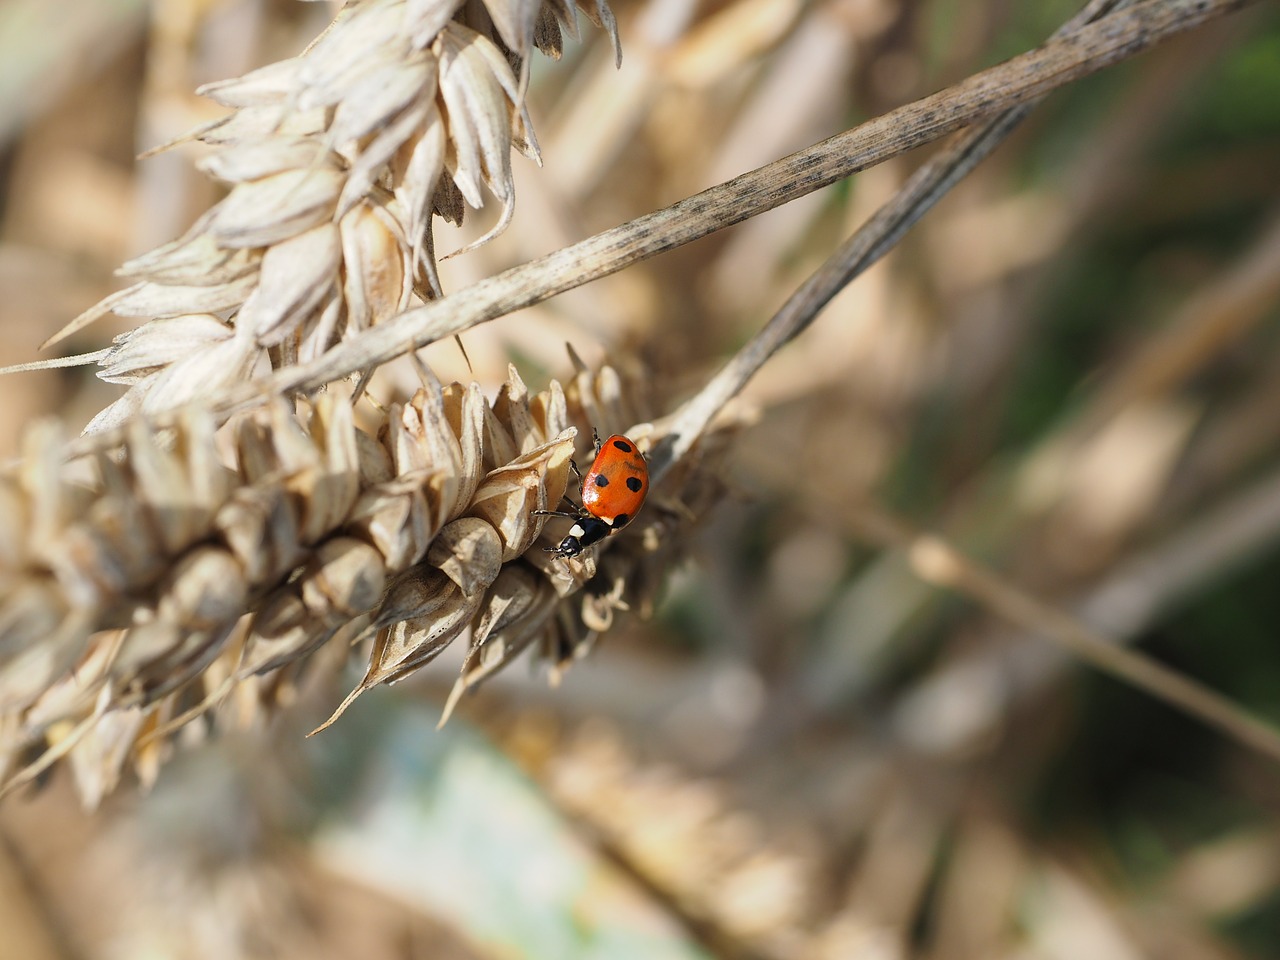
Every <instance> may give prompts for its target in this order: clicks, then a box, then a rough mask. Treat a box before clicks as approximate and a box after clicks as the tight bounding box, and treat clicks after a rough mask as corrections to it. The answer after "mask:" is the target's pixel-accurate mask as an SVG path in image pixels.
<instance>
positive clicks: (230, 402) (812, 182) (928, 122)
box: [75, 0, 1254, 453]
mask: <svg viewBox="0 0 1280 960" xmlns="http://www.w3.org/2000/svg"><path fill="white" fill-rule="evenodd" d="M1252 2H1254V0H1146V2H1143V3H1138V4H1135V5H1134V6H1132V7H1130V8H1128V9H1125V10H1121V11H1117V12H1114V13H1111V14H1109V15H1107V16H1105V17H1103V18H1101V19H1099V20H1098V21H1096V22H1094V23H1090V24H1088V25H1086V26H1083V27H1081V28H1080V29H1079V30H1075V31H1072V32H1070V33H1068V34H1066V35H1064V36H1060V37H1058V38H1056V39H1054V40H1051V41H1049V42H1048V43H1046V44H1044V45H1043V46H1041V47H1039V48H1037V49H1035V50H1032V51H1029V52H1027V53H1024V54H1022V55H1020V56H1017V57H1014V58H1013V59H1011V60H1008V61H1006V62H1005V63H1003V64H1000V65H999V66H996V67H993V68H991V69H989V70H985V71H983V72H981V73H978V74H975V75H974V76H972V77H970V78H968V79H966V80H964V81H962V82H960V83H958V84H955V85H953V86H951V87H948V88H946V89H945V90H942V91H940V92H938V93H935V94H933V95H931V96H928V97H925V98H923V99H921V100H918V101H916V102H914V103H911V104H908V105H906V106H904V107H900V108H898V109H896V110H891V111H889V112H888V113H885V114H883V115H881V116H879V117H877V118H875V119H873V120H870V121H868V122H866V123H864V124H861V125H860V126H858V127H855V128H853V129H851V130H848V131H845V132H844V133H841V134H838V135H836V136H834V137H831V138H830V139H828V140H824V141H822V142H821V143H819V144H816V145H815V146H813V147H810V148H808V149H806V150H801V151H799V152H797V153H794V154H791V155H790V156H787V157H784V158H782V159H781V160H777V161H774V162H773V163H770V164H766V165H765V166H763V167H759V168H757V169H756V170H753V171H750V172H748V173H745V174H743V175H741V176H739V177H735V178H734V179H733V180H730V181H728V182H726V183H723V184H720V185H718V186H715V187H712V188H710V189H708V190H705V191H703V192H701V193H698V194H695V195H694V196H692V197H688V198H686V199H685V200H681V201H680V202H678V203H676V204H674V205H672V206H670V207H667V208H665V209H663V210H658V211H655V212H654V213H650V214H646V215H645V216H642V217H639V218H637V219H635V220H632V221H629V222H627V223H625V224H622V225H620V226H618V227H614V228H612V229H610V230H606V231H604V232H603V233H599V234H597V235H595V236H594V237H590V238H588V239H586V240H583V241H581V242H579V243H576V244H574V245H572V246H569V247H565V248H563V249H561V250H559V251H557V252H555V253H552V254H549V255H547V256H545V257H540V258H538V259H536V260H532V261H530V262H528V263H525V264H522V265H520V266H518V267H514V268H512V269H510V270H506V271H504V272H503V273H500V274H497V275H496V276H493V277H490V278H487V279H485V280H482V281H480V282H479V283H477V284H474V285H473V286H470V287H468V288H467V289H466V290H464V291H461V292H459V293H457V294H453V295H450V296H448V297H445V298H443V299H440V300H437V301H434V302H432V303H429V304H427V305H425V306H423V307H419V308H416V309H413V310H409V311H406V312H404V313H402V314H400V315H399V316H397V317H395V318H394V319H392V320H389V321H387V322H385V323H382V324H379V325H378V326H376V327H374V328H371V329H369V330H366V331H363V332H362V333H361V334H360V335H359V336H357V337H354V338H352V339H351V340H349V341H348V342H346V343H343V344H340V345H339V346H337V347H335V348H334V349H332V350H330V351H329V352H327V353H326V354H325V355H324V356H322V357H319V358H318V359H316V360H314V361H311V362H309V363H305V364H298V365H296V366H290V367H287V368H285V369H282V370H278V371H276V372H275V373H274V374H272V375H271V377H270V378H268V379H267V380H266V381H264V382H260V383H242V384H235V385H232V386H229V387H227V388H225V389H223V390H221V391H220V392H219V393H218V396H217V400H216V403H215V407H214V409H215V410H216V411H217V412H218V413H220V414H222V415H224V416H225V415H229V414H230V413H232V412H235V411H238V410H242V409H245V408H248V407H252V406H255V405H257V404H258V403H260V402H261V401H262V399H263V396H264V395H279V394H289V393H293V392H299V391H301V392H308V391H313V390H317V389H319V388H321V387H322V386H324V385H325V384H326V383H330V382H333V381H335V380H338V379H341V378H343V377H346V376H350V375H351V374H354V373H356V372H358V371H361V370H368V369H371V368H374V367H376V366H378V365H380V364H383V363H386V362H388V361H390V360H393V359H395V358H396V357H398V356H400V355H402V354H404V353H406V352H408V351H409V350H412V349H415V348H417V347H422V346H425V345H427V344H430V343H434V342H436V341H437V340H441V339H443V338H446V337H450V336H453V335H455V334H457V333H460V332H462V331H464V330H466V329H468V328H470V327H472V326H475V325H476V324H479V323H483V322H485V321H488V320H492V319H495V318H497V317H500V316H504V315H506V314H508V313H512V312H514V311H516V310H519V309H522V308H524V307H528V306H531V305H533V304H536V303H540V302H542V301H543V300H546V299H548V298H550V297H552V296H555V295H557V294H560V293H563V292H565V291H567V290H571V289H573V288H575V287H579V286H582V285H583V284H585V283H589V282H590V281H592V280H596V279H599V278H601V277H604V276H608V275H609V274H612V273H615V272H617V271H619V270H621V269H623V268H625V267H628V266H631V265H633V264H636V263H639V262H641V261H643V260H646V259H648V258H650V257H653V256H656V255H657V254H660V253H663V252H666V251H668V250H672V249H675V248H676V247H678V246H681V245H683V244H685V243H689V242H690V241H693V240H697V239H699V238H701V237H704V236H707V235H708V234H710V233H713V232H715V231H717V230H720V229H723V228H724V227H728V226H732V225H733V224H736V223H740V222H742V221H743V220H747V219H749V218H751V217H754V216H757V215H759V214H761V213H764V212H765V211H768V210H771V209H773V208H774V207H777V206H780V205H781V204H784V203H787V202H789V201H791V200H794V199H796V198H798V197H801V196H805V195H806V194H809V193H812V192H813V191H815V190H818V189H821V188H822V187H825V186H828V185H830V184H832V183H834V182H836V181H837V180H841V179H843V178H845V177H848V176H850V175H852V174H854V173H857V172H858V171H860V170H864V169H866V168H868V167H870V166H874V165H875V164H878V163H881V162H883V161H885V160H887V159H890V158H891V157H895V156H899V155H901V154H903V153H905V152H907V151H909V150H911V149H914V148H915V147H918V146H921V145H923V144H925V143H929V142H932V141H934V140H937V139H939V138H941V137H943V136H946V135H947V134H949V133H952V132H954V131H956V130H958V129H960V128H962V127H965V126H967V125H969V124H971V123H974V122H975V121H978V120H980V119H982V118H983V117H987V116H990V115H992V114H993V113H999V112H1001V111H1007V110H1010V109H1011V108H1013V107H1016V106H1018V105H1020V104H1025V103H1027V102H1029V101H1033V100H1035V99H1037V98H1039V97H1042V96H1044V95H1045V94H1046V93H1048V92H1049V91H1051V90H1054V89H1056V88H1058V87H1060V86H1063V85H1065V84H1068V83H1070V82H1072V81H1075V80H1078V79H1080V78H1082V77H1085V76H1088V75H1090V74H1092V73H1096V72H1097V71H1099V70H1101V69H1103V68H1104V67H1107V66H1109V65H1111V64H1113V63H1116V62H1119V61H1120V60H1123V59H1126V58H1128V57H1131V56H1133V55H1134V54H1137V53H1140V52H1142V51H1144V50H1146V49H1148V48H1150V47H1151V46H1153V45H1155V44H1156V43H1159V42H1161V41H1163V40H1166V39H1168V38H1170V37H1172V36H1174V35H1176V34H1179V33H1182V32H1185V31H1187V30H1191V29H1193V28H1195V27H1197V26H1199V25H1201V24H1203V23H1204V22H1206V21H1208V20H1210V19H1213V18H1215V17H1219V16H1223V15H1225V14H1227V13H1231V12H1233V11H1236V10H1239V9H1242V8H1244V7H1246V6H1248V5H1249V4H1250V3H1252ZM909 223H910V220H906V219H904V221H903V225H902V229H905V227H906V226H908V225H909ZM873 249H874V248H873ZM785 339H786V337H785V336H784V337H782V338H781V339H780V341H779V342H785ZM91 449H93V444H92V443H84V442H82V443H81V444H80V445H78V446H77V448H76V451H75V452H77V453H84V452H87V451H88V450H91Z"/></svg>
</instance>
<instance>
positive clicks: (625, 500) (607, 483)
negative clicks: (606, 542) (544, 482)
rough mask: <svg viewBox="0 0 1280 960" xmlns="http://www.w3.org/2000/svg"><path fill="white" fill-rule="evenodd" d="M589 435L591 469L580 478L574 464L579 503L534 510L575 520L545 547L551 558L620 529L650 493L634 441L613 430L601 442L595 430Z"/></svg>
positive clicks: (575, 552) (569, 553)
mask: <svg viewBox="0 0 1280 960" xmlns="http://www.w3.org/2000/svg"><path fill="white" fill-rule="evenodd" d="M591 435H592V439H594V440H595V445H596V459H595V461H594V462H593V463H592V464H591V469H590V470H588V471H587V475H586V476H585V477H582V475H581V474H580V473H578V468H577V466H574V467H573V472H574V473H578V476H579V477H582V489H581V493H582V506H581V507H578V508H577V509H576V510H574V511H573V512H572V513H569V512H567V511H564V510H538V511H537V512H538V513H540V514H543V515H545V516H549V517H567V518H569V519H570V520H573V521H575V522H574V524H573V526H572V527H571V528H570V529H569V535H568V536H567V537H565V538H564V539H563V540H561V541H560V544H559V546H555V547H547V552H548V553H549V554H551V555H552V556H553V557H564V558H566V559H568V558H569V557H576V556H578V555H579V554H580V553H582V551H584V550H585V549H587V547H589V546H591V545H592V544H595V543H599V542H600V541H601V540H603V539H604V538H605V537H607V536H609V534H611V533H616V532H617V531H619V530H621V529H622V528H623V527H625V526H626V525H627V524H628V523H630V522H631V521H632V519H634V518H635V515H636V514H637V513H638V512H639V510H640V508H641V507H642V506H643V505H644V498H645V496H646V495H647V494H648V493H649V467H648V465H647V464H646V463H645V462H644V456H643V455H642V454H641V453H640V450H639V448H638V447H637V446H636V444H635V441H634V440H632V439H630V438H629V437H624V436H623V435H622V434H620V433H615V434H614V435H613V436H611V437H610V438H609V439H608V440H606V441H605V442H604V443H601V442H600V436H599V434H597V433H596V432H595V431H594V430H593V431H592V433H591ZM571 464H572V461H571Z"/></svg>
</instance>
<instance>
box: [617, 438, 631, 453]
mask: <svg viewBox="0 0 1280 960" xmlns="http://www.w3.org/2000/svg"><path fill="white" fill-rule="evenodd" d="M613 445H614V446H615V447H617V448H618V449H619V450H621V451H622V452H623V453H630V452H631V444H629V443H627V442H626V441H624V440H615V441H613Z"/></svg>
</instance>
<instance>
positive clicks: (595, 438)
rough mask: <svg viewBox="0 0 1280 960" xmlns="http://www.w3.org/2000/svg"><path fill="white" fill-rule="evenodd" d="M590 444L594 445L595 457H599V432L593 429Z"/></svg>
mask: <svg viewBox="0 0 1280 960" xmlns="http://www.w3.org/2000/svg"><path fill="white" fill-rule="evenodd" d="M591 442H592V443H594V444H595V445H596V456H597V457H598V456H600V431H599V430H597V429H596V428H595V427H592V428H591Z"/></svg>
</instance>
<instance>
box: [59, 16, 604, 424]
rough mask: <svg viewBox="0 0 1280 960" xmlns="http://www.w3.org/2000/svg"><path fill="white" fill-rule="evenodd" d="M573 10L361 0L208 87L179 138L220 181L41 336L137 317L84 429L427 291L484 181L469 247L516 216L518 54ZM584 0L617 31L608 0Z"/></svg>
mask: <svg viewBox="0 0 1280 960" xmlns="http://www.w3.org/2000/svg"><path fill="white" fill-rule="evenodd" d="M577 9H578V8H577V7H575V6H574V4H573V3H571V2H568V0H562V2H549V3H547V4H545V5H538V4H527V3H519V2H511V0H486V2H485V3H483V4H462V3H460V2H458V0H359V2H353V3H349V4H348V5H347V6H346V7H345V8H344V9H343V10H342V11H341V12H340V13H339V15H338V17H337V18H336V19H335V20H334V22H333V24H332V25H331V26H330V27H329V29H328V30H327V31H326V32H325V33H324V34H323V35H322V36H321V37H320V38H318V39H317V40H316V41H315V42H314V43H313V44H312V45H311V46H310V47H309V48H308V49H307V50H306V51H305V52H304V53H303V54H301V55H300V56H298V57H295V58H293V59H290V60H285V61H281V62H278V63H273V64H271V65H269V66H266V67H263V68H261V69H259V70H255V71H253V72H252V73H250V74H248V75H246V76H244V77H240V78H237V79H233V80H227V81H222V82H219V83H213V84H209V85H207V86H205V87H204V88H202V91H201V92H203V93H205V94H207V95H208V96H210V97H212V98H213V99H214V100H216V101H217V102H218V103H220V104H222V105H224V106H226V107H229V108H231V109H232V110H233V112H232V113H231V114H229V115H228V116H227V117H225V118H223V119H220V120H218V121H215V122H213V123H211V124H208V125H206V126H205V127H203V128H201V129H199V130H196V131H194V132H193V133H191V134H189V135H188V137H186V138H183V139H197V140H200V141H202V142H204V143H206V144H209V145H211V146H213V147H215V148H216V150H215V152H214V153H212V154H211V155H210V156H208V157H207V158H205V159H204V160H203V161H202V163H201V166H202V168H203V169H204V171H205V172H206V173H208V174H209V175H210V176H212V177H214V178H215V179H217V180H219V181H221V182H222V183H225V184H226V185H227V186H228V187H229V188H230V192H229V193H228V195H227V196H226V197H225V198H224V199H223V200H222V201H221V202H220V203H218V204H216V205H215V206H214V207H212V208H211V209H210V210H209V211H207V212H206V213H205V214H204V215H203V216H202V217H201V218H200V219H199V220H198V221H197V222H196V223H195V225H194V226H192V228H191V229H190V230H189V231H188V232H187V233H186V234H185V235H184V236H182V237H180V238H179V239H177V240H174V241H172V242H170V243H168V244H165V245H163V246H161V247H159V248H157V249H155V250H152V251H150V252H149V253H146V254H143V255H142V256H140V257H137V258H136V259H134V260H131V261H129V262H128V263H126V264H124V266H123V267H122V268H121V269H120V273H121V274H122V275H123V276H125V277H126V278H128V279H130V280H131V281H133V282H132V285H131V286H129V287H127V288H126V289H124V290H122V291H120V292H118V293H115V294H113V295H111V296H109V297H107V298H106V299H104V300H103V301H101V302H100V303H98V304H96V305H95V306H94V307H92V308H91V309H89V310H88V311H86V312H85V313H83V314H81V315H80V316H79V317H77V318H76V319H75V320H73V321H72V322H71V323H70V324H69V325H68V326H67V327H66V328H65V329H64V331H63V332H62V333H61V334H59V335H58V337H55V338H54V339H55V340H57V339H58V338H60V337H62V336H65V335H67V334H68V333H70V332H72V331H74V330H78V329H80V328H81V327H83V326H84V325H85V324H87V323H90V322H92V321H93V320H95V319H97V318H99V317H101V316H103V315H105V314H106V313H108V312H113V313H115V314H117V315H119V316H122V317H127V318H136V319H137V320H138V321H139V325H138V326H137V327H136V328H135V329H134V330H132V331H129V332H128V333H125V334H123V335H121V336H120V337H119V338H117V341H116V345H115V347H114V348H112V349H111V350H110V351H108V352H107V354H106V356H105V357H102V358H101V366H102V370H101V372H100V376H101V377H102V378H103V379H106V380H108V381H111V382H116V383H123V384H127V385H129V387H130V389H129V391H128V392H127V393H126V394H125V395H124V396H123V397H122V398H121V399H120V400H119V401H118V402H117V403H115V404H112V405H111V406H109V407H107V408H106V409H105V410H103V411H102V412H101V413H100V414H99V415H98V416H97V417H95V419H94V420H93V421H92V423H91V424H90V425H89V428H88V429H89V431H90V432H96V431H100V430H103V429H106V428H108V427H111V426H115V425H118V424H120V423H123V422H124V421H125V420H126V419H127V418H128V417H129V416H130V415H132V414H133V413H135V412H139V411H141V412H156V411H160V410H168V409H171V408H173V407H175V406H178V405H180V404H182V403H185V402H187V401H189V400H192V399H195V398H196V397H197V396H198V395H202V394H207V392H208V391H209V390H210V389H214V388H216V387H218V386H220V385H225V384H228V383H232V382H234V381H237V380H242V379H245V378H248V377H252V376H254V374H255V372H256V373H258V374H261V373H263V372H265V371H266V370H267V369H268V368H272V367H280V366H287V365H290V364H292V363H295V362H298V361H303V362H305V361H307V360H311V359H314V358H315V357H317V356H319V355H321V354H322V353H324V352H325V351H326V350H327V349H329V348H330V347H331V346H333V345H334V344H335V343H337V342H338V341H339V340H341V339H344V338H349V337H352V336H355V335H357V334H359V332H360V331H362V330H365V329H368V328H369V327H370V326H372V325H374V324H377V323H379V322H381V321H383V320H386V319H388V318H389V317H392V316H394V315H396V314H398V313H400V312H401V311H403V310H404V309H405V308H406V307H408V306H409V305H410V304H411V303H412V302H413V300H414V297H415V296H417V297H420V298H422V299H428V298H431V297H438V296H440V295H441V289H440V283H439V280H438V277H437V275H436V266H435V244H434V240H433V235H432V218H433V216H436V215H438V216H440V217H443V218H444V219H446V220H449V221H451V222H454V223H460V222H461V221H462V218H463V213H464V211H465V208H466V207H467V206H471V207H474V208H479V207H481V206H483V204H484V201H485V194H486V192H487V193H488V194H489V195H491V196H492V197H493V198H495V199H496V200H497V201H498V203H499V204H500V206H501V214H500V216H499V218H498V222H497V224H496V225H495V226H494V227H493V228H492V229H491V230H490V231H489V233H488V234H486V235H485V237H483V238H482V239H481V240H479V241H477V242H476V244H473V245H472V246H475V245H477V244H479V243H483V242H484V241H485V240H487V239H489V238H490V237H492V236H494V235H495V234H497V233H498V232H499V231H501V230H502V229H503V228H504V227H505V226H506V224H507V223H508V222H509V221H510V218H511V215H512V210H513V205H514V201H515V194H514V186H513V183H512V173H511V160H510V154H511V151H512V149H513V148H514V149H516V150H519V151H520V152H521V153H522V154H524V155H525V156H527V157H529V158H531V159H533V160H535V161H538V159H539V158H538V147H537V142H536V140H535V139H534V136H533V132H532V128H531V125H530V121H529V117H528V114H527V112H526V110H525V107H524V103H523V99H524V86H525V83H526V81H527V73H528V58H529V56H530V54H531V52H532V49H533V48H534V47H537V48H538V49H539V50H541V51H542V52H543V53H546V54H548V55H550V56H553V57H558V56H559V54H560V47H561V30H562V29H563V30H564V31H566V32H568V33H569V35H570V36H577V33H578V24H577ZM583 12H584V13H585V14H586V15H587V17H588V18H589V19H591V20H593V21H594V22H596V23H597V24H600V25H602V26H603V27H605V28H606V29H607V30H608V31H609V33H610V35H611V37H612V38H613V41H614V45H615V48H616V47H617V27H616V24H615V22H614V20H613V15H612V13H611V12H610V11H609V8H608V6H607V4H606V3H604V0H598V2H597V3H596V4H594V5H593V6H591V7H589V8H584V9H583ZM95 359H96V356H95Z"/></svg>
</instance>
